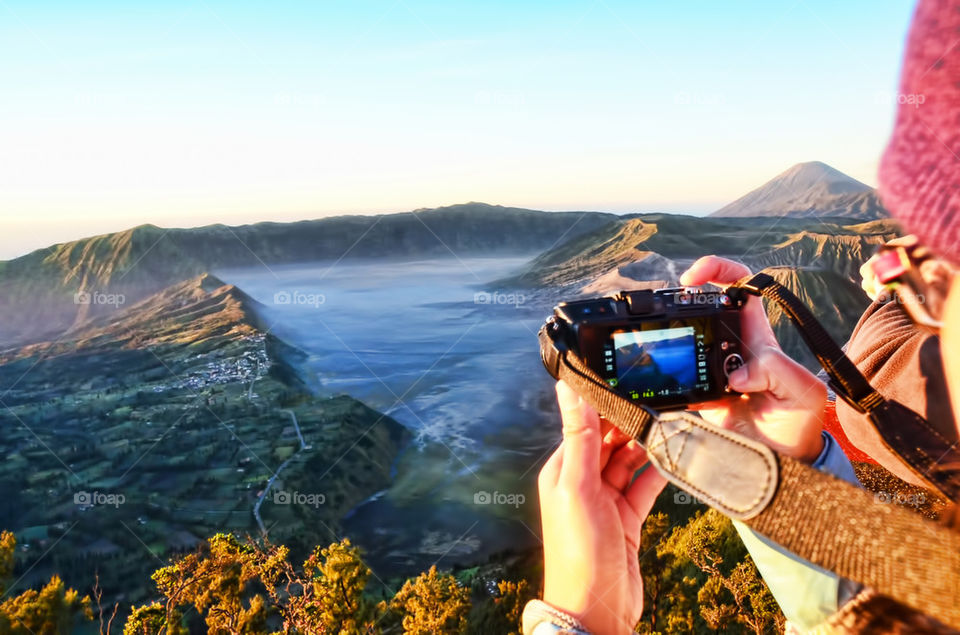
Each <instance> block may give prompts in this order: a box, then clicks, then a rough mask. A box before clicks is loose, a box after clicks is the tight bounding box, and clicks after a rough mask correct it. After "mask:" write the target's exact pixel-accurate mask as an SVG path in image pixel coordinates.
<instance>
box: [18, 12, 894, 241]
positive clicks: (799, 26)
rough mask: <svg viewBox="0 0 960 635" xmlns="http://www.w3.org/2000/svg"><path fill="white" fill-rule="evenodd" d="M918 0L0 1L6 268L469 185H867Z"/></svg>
mask: <svg viewBox="0 0 960 635" xmlns="http://www.w3.org/2000/svg"><path fill="white" fill-rule="evenodd" d="M911 11H912V3H911V2H905V1H901V0H888V1H884V2H880V3H877V2H862V1H845V2H827V1H825V0H798V1H795V2H793V1H790V0H787V1H785V2H751V1H736V2H733V1H730V2H716V1H712V2H711V1H703V2H671V3H662V2H657V3H654V2H646V1H643V2H637V1H636V0H634V1H633V2H619V1H614V0H582V1H578V2H562V1H559V2H499V1H486V2H473V3H457V2H418V1H416V0H385V1H383V2H380V1H365V0H360V1H345V2H340V1H331V2H326V1H318V2H310V3H306V2H300V3H297V2H263V3H239V2H232V3H231V2H213V1H212V0H200V1H198V2H189V3H178V2H162V3H161V2H146V1H145V2H137V3H120V2H116V3H106V2H102V3H77V2H62V3H61V2H19V1H12V0H0V86H2V87H3V88H2V89H0V91H2V93H0V95H2V99H0V257H10V256H14V255H18V254H21V253H24V252H26V251H29V250H30V249H33V248H37V247H42V246H45V245H47V244H49V243H51V242H56V241H62V240H69V239H72V238H79V237H81V236H86V235H90V234H95V233H101V232H104V231H111V230H117V229H123V228H125V227H129V226H132V225H136V224H140V223H143V222H153V223H155V224H158V225H163V226H190V225H197V224H205V223H210V222H228V223H244V222H254V221H257V220H286V219H297V218H313V217H319V216H324V215H329V214H334V213H344V212H351V213H352V212H358V213H368V212H380V211H402V210H408V209H413V208H418V207H432V206H437V205H447V204H451V203H458V202H465V201H470V200H480V201H486V202H491V203H499V204H503V205H516V206H526V207H534V208H541V209H600V210H612V211H653V210H667V211H677V212H689V213H705V212H709V211H712V210H714V209H717V208H719V207H720V206H722V205H724V204H725V203H727V202H729V201H730V200H733V199H734V198H736V197H738V196H740V195H741V194H743V193H745V192H746V191H748V190H749V189H751V188H753V187H755V186H757V185H759V184H760V183H762V182H764V181H765V180H767V179H769V178H771V177H772V176H774V175H776V174H777V173H779V172H781V171H783V170H784V169H786V168H788V167H790V165H792V164H794V163H797V162H799V161H809V160H821V161H825V162H827V163H829V164H831V165H833V166H834V167H836V168H838V169H840V170H842V171H844V172H846V173H848V174H850V175H851V176H854V177H856V178H859V179H861V180H863V181H865V182H867V183H869V184H871V185H873V184H875V172H876V165H877V159H878V157H879V154H880V152H881V151H882V149H883V146H884V143H885V141H886V138H887V135H888V134H889V130H890V125H891V122H892V117H893V104H894V95H895V90H896V78H897V72H898V69H899V64H900V57H901V54H902V48H903V39H904V36H905V33H906V28H907V25H908V22H909V18H910V14H911Z"/></svg>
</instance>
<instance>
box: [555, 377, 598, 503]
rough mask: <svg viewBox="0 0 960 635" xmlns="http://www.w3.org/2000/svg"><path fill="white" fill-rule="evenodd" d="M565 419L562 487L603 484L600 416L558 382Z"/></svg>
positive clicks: (558, 397)
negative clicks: (590, 483) (601, 480)
mask: <svg viewBox="0 0 960 635" xmlns="http://www.w3.org/2000/svg"><path fill="white" fill-rule="evenodd" d="M557 402H558V403H559V404H560V416H561V418H562V419H563V461H562V464H561V466H560V476H559V478H558V483H567V484H568V485H571V486H577V485H581V484H583V483H589V482H591V481H596V482H599V480H600V444H601V439H600V416H599V415H597V411H596V410H594V409H593V408H591V407H590V405H589V404H587V403H586V402H584V401H583V399H581V398H580V395H578V394H577V393H576V392H574V391H573V389H572V388H570V386H568V385H567V384H566V383H565V382H563V381H558V382H557Z"/></svg>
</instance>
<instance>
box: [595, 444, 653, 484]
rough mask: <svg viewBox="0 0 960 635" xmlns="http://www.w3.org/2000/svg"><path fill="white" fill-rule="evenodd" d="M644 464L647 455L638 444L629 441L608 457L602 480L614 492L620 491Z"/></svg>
mask: <svg viewBox="0 0 960 635" xmlns="http://www.w3.org/2000/svg"><path fill="white" fill-rule="evenodd" d="M646 462H647V453H646V452H645V451H644V449H643V448H642V447H641V446H640V444H639V443H637V442H636V441H632V440H631V441H630V442H628V443H627V444H626V445H624V446H623V447H621V448H620V449H618V450H617V451H616V452H614V453H613V456H611V457H610V462H609V463H608V464H607V467H606V468H604V470H603V480H604V482H606V483H607V484H608V485H610V486H611V487H613V488H614V489H615V490H618V491H622V490H623V488H625V487H626V486H627V485H629V484H630V481H631V480H632V479H633V475H634V474H636V473H637V470H639V469H640V468H641V467H642V466H643V464H644V463H646Z"/></svg>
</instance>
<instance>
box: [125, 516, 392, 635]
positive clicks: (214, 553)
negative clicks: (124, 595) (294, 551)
mask: <svg viewBox="0 0 960 635" xmlns="http://www.w3.org/2000/svg"><path fill="white" fill-rule="evenodd" d="M207 542H208V545H207V546H208V548H207V551H206V552H205V553H195V554H190V555H187V556H184V557H183V558H181V559H180V560H178V561H176V562H174V563H173V564H171V565H169V566H167V567H164V568H162V569H159V570H158V571H156V572H155V573H154V574H153V579H154V581H155V582H156V584H157V589H158V591H159V592H160V593H161V595H163V597H164V598H165V602H164V603H160V602H155V603H153V604H149V605H145V606H141V607H138V608H136V609H134V611H133V613H132V614H131V615H130V617H129V618H128V620H127V623H126V625H125V626H124V635H181V634H182V635H186V633H187V632H188V631H187V630H186V629H185V628H184V627H183V626H182V616H183V613H184V611H183V609H184V608H185V607H188V606H193V607H194V608H195V609H196V610H197V613H199V614H200V615H201V616H203V618H204V620H205V622H206V624H207V629H208V631H207V632H208V633H210V635H220V634H227V633H229V634H230V635H254V634H257V635H260V634H263V633H267V632H270V631H271V630H272V629H270V628H268V622H269V620H270V616H271V615H276V616H279V621H280V623H281V624H280V625H281V626H282V630H281V631H280V632H281V633H284V634H285V635H301V634H307V633H309V634H311V635H312V634H314V633H330V634H334V633H336V634H338V635H347V634H352V633H358V632H369V631H373V630H374V624H375V619H376V617H377V615H376V607H375V605H374V604H373V602H371V601H370V600H368V599H367V598H366V597H365V596H364V589H365V588H366V584H367V579H368V578H369V576H370V569H369V568H368V567H367V566H366V565H365V564H364V563H363V560H362V559H361V557H360V550H359V549H358V548H356V547H354V546H352V545H351V544H350V541H349V540H343V541H341V542H337V543H333V544H331V545H330V546H329V547H326V548H324V549H320V548H317V549H315V550H314V552H313V554H311V556H310V557H309V558H307V560H306V561H305V562H304V563H303V567H302V568H301V569H297V568H296V567H294V566H293V565H291V564H290V562H289V560H288V556H289V550H288V549H287V548H286V547H284V546H282V545H281V546H273V545H270V544H268V543H258V542H255V541H253V540H250V539H248V540H246V541H240V540H238V539H237V538H236V537H234V536H232V535H227V534H217V535H216V536H214V537H212V538H210V539H209V540H208V541H207Z"/></svg>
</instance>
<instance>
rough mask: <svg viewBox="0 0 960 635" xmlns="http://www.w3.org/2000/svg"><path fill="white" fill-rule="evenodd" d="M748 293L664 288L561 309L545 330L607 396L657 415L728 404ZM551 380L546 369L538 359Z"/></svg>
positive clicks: (740, 356) (738, 363)
mask: <svg viewBox="0 0 960 635" xmlns="http://www.w3.org/2000/svg"><path fill="white" fill-rule="evenodd" d="M746 301H747V296H746V293H745V292H744V291H743V290H741V289H736V288H731V289H729V290H727V291H725V292H719V291H716V292H715V291H699V290H692V289H686V288H669V289H657V290H649V289H647V290H641V291H621V292H620V293H618V294H616V295H612V296H607V297H602V298H593V299H589V300H576V301H572V302H561V303H560V304H558V305H557V306H556V307H555V308H554V310H553V315H552V316H551V317H550V318H548V320H547V323H546V324H544V326H543V328H544V329H547V334H548V335H549V336H550V339H551V340H552V341H553V342H554V345H555V346H556V347H557V348H558V349H559V350H568V351H570V353H572V354H574V355H576V356H578V357H579V358H580V359H581V360H583V362H584V363H585V364H586V365H587V366H589V367H590V368H591V369H592V370H593V371H594V372H596V374H597V375H599V376H600V377H601V378H602V379H603V381H605V382H606V383H607V384H608V385H609V386H610V387H611V388H612V389H613V390H615V391H617V392H618V393H620V394H621V395H623V396H624V397H626V398H628V399H630V400H632V401H635V402H638V403H642V404H643V405H645V406H648V407H650V408H653V409H656V410H676V409H682V408H686V407H687V406H689V405H690V404H696V403H703V402H707V401H711V400H714V399H720V398H723V397H727V396H729V395H730V394H731V393H730V391H729V388H728V386H727V377H728V376H729V374H730V373H732V372H733V371H734V370H736V369H737V368H739V367H740V366H742V365H743V354H742V353H743V344H742V343H741V340H740V311H741V309H742V308H743V306H744V304H746ZM544 365H545V366H547V370H548V371H549V372H551V374H552V373H554V372H556V371H555V369H554V370H551V368H550V365H549V364H547V361H546V358H544Z"/></svg>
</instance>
